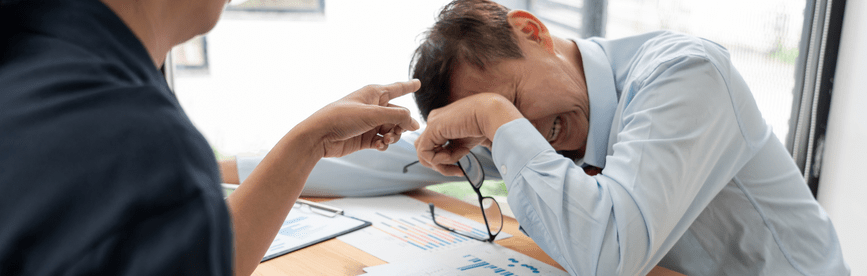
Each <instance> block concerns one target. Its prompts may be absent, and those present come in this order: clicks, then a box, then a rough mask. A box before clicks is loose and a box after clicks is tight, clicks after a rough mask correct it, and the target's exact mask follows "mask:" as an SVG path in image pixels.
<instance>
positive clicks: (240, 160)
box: [235, 156, 265, 184]
mask: <svg viewBox="0 0 867 276" xmlns="http://www.w3.org/2000/svg"><path fill="white" fill-rule="evenodd" d="M264 158H265V157H264V156H252V157H240V156H239V157H237V158H235V160H236V165H237V166H238V182H239V184H240V183H244V179H247V177H248V176H250V173H252V172H253V169H255V168H256V166H257V165H259V163H261V162H262V159H264Z"/></svg>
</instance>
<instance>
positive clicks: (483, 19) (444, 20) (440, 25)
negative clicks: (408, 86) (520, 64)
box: [410, 0, 524, 121]
mask: <svg viewBox="0 0 867 276" xmlns="http://www.w3.org/2000/svg"><path fill="white" fill-rule="evenodd" d="M508 13H509V9H508V8H506V7H504V6H502V5H500V4H497V3H494V2H492V1H489V0H454V1H452V2H451V3H449V4H447V5H445V6H444V7H443V9H442V11H440V14H439V16H438V17H437V20H436V23H434V25H433V27H431V28H430V29H429V30H428V31H427V32H426V33H425V38H424V41H423V42H422V43H421V45H419V46H418V48H417V49H416V50H415V54H414V55H413V58H412V61H411V62H410V70H411V71H412V77H413V78H417V79H419V80H420V81H421V88H420V89H419V90H418V91H417V92H415V94H414V97H415V103H416V104H417V105H418V109H419V111H420V112H421V116H422V118H424V120H425V121H427V116H428V115H429V114H430V112H431V110H434V109H436V108H440V107H443V106H446V105H448V104H449V95H451V75H452V72H453V71H454V68H455V67H456V66H457V64H458V63H460V62H469V63H470V64H472V65H473V66H475V67H476V68H478V69H479V70H481V71H484V70H485V69H486V68H487V67H488V66H492V65H494V64H495V63H496V62H498V61H500V60H502V59H504V58H512V59H517V58H523V56H524V55H523V53H522V52H521V48H520V47H518V43H517V41H516V40H515V37H514V36H513V35H512V31H511V27H510V26H509V22H508V20H507V14H508Z"/></svg>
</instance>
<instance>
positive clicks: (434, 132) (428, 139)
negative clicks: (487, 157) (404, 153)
mask: <svg viewBox="0 0 867 276" xmlns="http://www.w3.org/2000/svg"><path fill="white" fill-rule="evenodd" d="M519 118H523V116H522V115H521V112H520V111H518V109H517V108H516V107H515V106H514V105H513V104H512V102H510V101H509V100H508V99H506V98H505V97H503V96H501V95H499V94H494V93H479V94H475V95H472V96H469V97H465V98H462V99H460V100H458V101H455V102H453V103H451V104H449V105H447V106H444V107H441V108H438V109H435V110H433V111H431V113H430V114H429V115H428V120H427V127H426V128H425V130H424V132H423V133H422V134H421V135H420V136H419V137H418V139H417V140H416V141H415V148H416V152H417V154H418V160H419V163H421V164H422V165H424V166H426V167H429V168H432V169H434V170H436V171H438V172H439V173H441V174H443V175H448V176H461V175H462V174H463V173H462V172H461V170H460V168H458V167H457V166H455V163H456V162H458V160H460V158H461V157H464V155H467V154H468V153H469V152H470V149H472V148H473V147H475V146H477V145H479V144H485V145H487V146H490V145H491V141H493V140H494V134H496V133H497V129H499V128H500V126H502V125H503V124H506V123H508V122H511V121H513V120H515V119H519Z"/></svg>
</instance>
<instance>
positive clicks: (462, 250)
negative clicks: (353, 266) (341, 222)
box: [327, 195, 568, 276]
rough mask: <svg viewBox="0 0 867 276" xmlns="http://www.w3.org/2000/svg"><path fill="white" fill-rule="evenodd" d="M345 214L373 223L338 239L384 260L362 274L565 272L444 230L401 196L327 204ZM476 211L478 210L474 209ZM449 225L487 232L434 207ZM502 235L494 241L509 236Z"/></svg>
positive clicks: (424, 206) (413, 201) (414, 202)
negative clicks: (341, 210) (382, 263)
mask: <svg viewBox="0 0 867 276" xmlns="http://www.w3.org/2000/svg"><path fill="white" fill-rule="evenodd" d="M327 204H328V205H330V206H334V207H338V208H342V209H343V210H344V214H345V215H346V216H350V217H355V218H358V219H362V220H365V221H369V222H371V223H372V225H371V226H370V227H367V228H364V229H361V230H358V231H355V232H352V233H349V234H346V235H342V236H339V237H337V239H339V240H341V241H343V242H345V243H347V244H349V245H352V246H354V247H356V248H358V249H361V250H363V251H365V252H367V253H369V254H371V255H373V256H375V257H377V258H379V259H381V260H383V261H386V262H389V263H388V264H385V265H380V266H374V267H368V268H365V269H364V270H365V271H366V272H367V273H368V274H365V275H369V276H376V275H568V274H567V273H566V272H564V271H562V270H560V269H558V268H556V267H553V266H550V265H548V264H545V263H543V262H540V261H538V260H536V259H533V258H531V257H528V256H526V255H524V254H521V253H518V252H515V251H513V250H511V249H508V248H505V247H502V246H500V245H497V244H495V243H487V242H481V241H477V240H473V239H469V238H466V237H463V236H460V235H457V234H454V233H452V232H450V231H447V230H444V229H442V228H440V227H438V226H436V225H435V224H434V223H433V220H431V214H430V208H429V207H428V204H427V203H424V202H421V201H418V200H416V199H413V198H411V197H408V196H404V195H393V196H384V197H368V198H342V199H337V200H332V201H328V202H327ZM479 212H481V210H479ZM436 214H437V221H439V220H440V218H443V219H444V220H451V221H450V223H452V225H460V226H461V227H465V229H472V231H474V232H477V233H480V234H483V235H482V236H486V235H487V234H488V232H487V230H486V229H485V228H486V226H485V225H484V224H483V223H478V222H476V221H473V220H471V219H468V218H465V217H463V216H460V215H457V214H454V213H451V212H448V211H445V210H442V209H440V208H437V209H436ZM511 236H512V235H510V234H508V233H505V232H502V233H500V234H499V235H497V240H500V239H505V238H508V237H511Z"/></svg>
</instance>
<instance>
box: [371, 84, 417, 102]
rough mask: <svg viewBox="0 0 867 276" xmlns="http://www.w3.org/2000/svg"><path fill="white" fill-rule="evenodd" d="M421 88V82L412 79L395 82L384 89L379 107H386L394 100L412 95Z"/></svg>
mask: <svg viewBox="0 0 867 276" xmlns="http://www.w3.org/2000/svg"><path fill="white" fill-rule="evenodd" d="M419 88H421V81H419V80H418V79H411V80H408V81H401V82H395V83H392V84H389V85H385V86H383V87H382V90H383V91H384V92H385V93H383V97H380V98H379V105H385V104H387V103H388V102H389V101H391V100H392V99H394V98H397V97H400V96H403V95H406V94H409V93H412V92H415V91H417V90H418V89H419Z"/></svg>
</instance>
